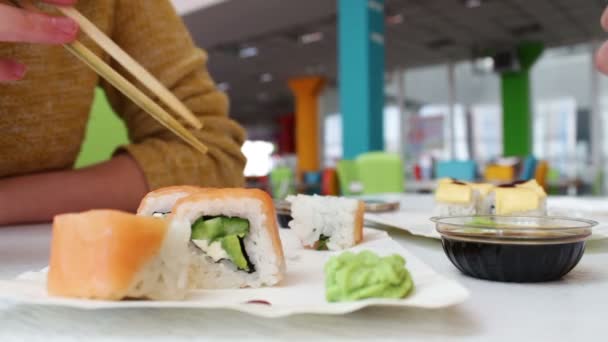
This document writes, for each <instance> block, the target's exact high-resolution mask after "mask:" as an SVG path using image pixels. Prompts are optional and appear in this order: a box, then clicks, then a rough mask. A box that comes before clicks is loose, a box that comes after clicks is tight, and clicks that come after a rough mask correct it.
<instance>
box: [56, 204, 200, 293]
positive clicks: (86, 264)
mask: <svg viewBox="0 0 608 342" xmlns="http://www.w3.org/2000/svg"><path fill="white" fill-rule="evenodd" d="M189 237H190V230H189V229H188V227H186V226H183V225H174V224H172V223H171V222H170V221H169V220H164V219H159V218H153V217H142V216H136V215H133V214H129V213H124V212H120V211H116V210H92V211H87V212H83V213H78V214H63V215H58V216H56V217H55V219H54V221H53V239H52V242H51V256H50V262H49V273H48V277H47V291H48V293H49V294H50V295H52V296H59V297H74V298H86V299H101V300H120V299H125V298H140V299H154V300H174V299H183V298H184V297H185V295H186V293H187V290H188V287H189V282H188V273H189V269H190V253H189V250H188V239H189Z"/></svg>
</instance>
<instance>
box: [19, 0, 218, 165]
mask: <svg viewBox="0 0 608 342" xmlns="http://www.w3.org/2000/svg"><path fill="white" fill-rule="evenodd" d="M11 2H13V3H15V4H16V5H18V6H19V7H23V5H24V3H25V2H26V1H16V0H11ZM57 8H58V9H59V11H61V12H62V13H64V14H65V15H67V16H69V17H70V18H72V19H73V20H74V21H76V22H77V23H78V24H79V25H80V28H81V30H82V31H83V32H84V33H86V34H87V35H89V37H90V38H91V39H92V40H93V41H95V42H96V43H97V44H98V45H99V46H100V47H101V48H102V49H103V50H104V51H106V52H107V53H108V54H109V55H110V56H112V57H113V58H114V59H115V60H116V61H117V62H119V63H120V64H121V65H122V66H123V67H124V68H125V69H126V70H128V71H129V72H130V73H131V74H132V75H133V76H134V77H135V78H136V79H138V80H139V81H140V82H141V83H142V84H144V86H146V87H147V88H148V89H149V90H150V91H151V92H152V93H153V94H155V95H157V96H158V98H159V99H160V100H161V101H163V102H164V103H165V104H166V105H167V106H168V107H169V108H171V109H172V110H173V111H175V112H176V113H177V114H179V115H180V116H182V117H183V118H184V119H185V120H186V121H187V122H188V123H190V124H191V125H192V126H193V127H195V128H197V129H200V128H201V127H202V124H201V122H200V121H199V120H198V119H197V118H196V116H194V114H192V113H191V112H190V111H189V110H188V108H187V107H186V106H185V105H184V104H183V103H181V101H179V99H177V97H175V95H173V94H172V93H171V92H170V91H169V90H168V89H166V88H165V87H164V86H163V85H162V83H160V82H159V81H158V80H156V78H154V76H152V75H151V74H150V73H149V72H147V71H146V70H145V69H144V68H143V67H142V66H141V65H139V64H138V63H137V62H136V61H135V60H133V59H132V58H131V57H130V56H129V55H128V54H127V53H126V52H124V51H123V50H122V49H121V48H120V47H119V46H118V45H116V44H115V43H114V42H113V41H112V40H111V39H110V38H108V37H107V36H106V35H105V34H104V33H103V32H101V30H99V29H98V28H97V27H95V25H94V24H93V23H91V22H90V21H89V20H88V19H86V18H85V17H84V16H83V15H81V14H80V13H79V12H78V11H77V10H76V9H75V8H71V7H59V6H58V7H57ZM64 47H65V48H66V49H67V50H68V51H70V52H71V53H72V54H74V55H75V56H76V57H78V58H79V59H80V60H81V61H83V62H84V63H85V64H87V65H88V66H89V67H90V68H91V69H93V70H94V71H95V72H96V73H97V74H98V75H99V76H101V77H103V78H104V79H105V80H106V81H108V82H109V83H110V84H111V85H112V86H114V87H115V88H116V89H118V90H119V91H120V92H121V93H123V94H124V95H125V96H127V97H128V98H129V99H130V100H131V101H133V102H134V103H135V104H136V105H138V106H139V107H140V108H142V109H143V110H144V111H146V112H147V113H148V114H150V115H151V116H152V117H153V118H155V119H156V120H157V121H158V122H160V123H161V124H162V125H163V126H165V127H166V128H168V129H169V130H170V131H172V132H173V133H175V134H176V135H177V136H179V137H180V138H182V139H183V140H184V141H186V142H187V143H188V144H190V145H191V146H192V147H194V148H195V149H197V150H198V151H200V152H201V153H206V152H207V147H206V146H205V145H204V144H203V143H202V142H200V141H199V140H198V139H197V138H196V137H195V136H194V135H193V134H192V133H191V132H190V131H189V130H188V129H186V128H185V127H184V126H182V125H181V124H180V123H179V121H177V120H176V119H175V118H174V117H173V116H171V115H170V114H169V113H167V112H166V111H165V110H164V109H163V108H162V107H161V106H159V105H158V104H157V103H156V102H154V101H152V100H151V99H150V98H148V97H147V96H146V95H145V94H144V93H143V92H142V91H141V90H139V89H137V88H136V87H135V86H134V85H132V84H131V83H130V82H129V81H128V80H127V79H126V78H124V77H123V76H122V75H120V74H119V73H117V72H116V71H115V70H114V69H112V68H111V67H110V66H109V65H108V64H107V63H105V62H104V61H103V60H102V59H101V58H99V57H98V56H97V55H95V54H94V53H93V52H92V51H91V50H89V49H88V48H87V47H86V46H84V45H83V44H82V43H80V42H78V41H75V42H73V43H70V44H66V45H64Z"/></svg>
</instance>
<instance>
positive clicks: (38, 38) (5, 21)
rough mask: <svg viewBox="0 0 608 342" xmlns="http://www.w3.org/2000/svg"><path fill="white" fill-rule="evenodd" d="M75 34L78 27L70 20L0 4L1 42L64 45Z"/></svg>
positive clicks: (72, 38) (73, 37) (71, 39)
mask: <svg viewBox="0 0 608 342" xmlns="http://www.w3.org/2000/svg"><path fill="white" fill-rule="evenodd" d="M53 1H59V0H53ZM62 1H64V2H65V1H67V0H62ZM77 34H78V25H77V24H76V23H75V22H74V21H73V20H72V19H70V18H66V17H52V16H48V15H45V14H41V13H33V12H29V11H25V10H21V9H18V8H15V7H12V6H6V5H2V4H0V41H2V42H28V43H48V44H65V43H69V42H71V41H73V40H74V39H76V36H77Z"/></svg>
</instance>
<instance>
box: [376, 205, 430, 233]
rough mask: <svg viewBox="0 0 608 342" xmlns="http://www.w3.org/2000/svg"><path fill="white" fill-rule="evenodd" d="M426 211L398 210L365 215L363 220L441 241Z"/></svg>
mask: <svg viewBox="0 0 608 342" xmlns="http://www.w3.org/2000/svg"><path fill="white" fill-rule="evenodd" d="M430 218H431V216H429V214H428V211H406V210H399V211H393V212H390V213H378V214H372V213H366V214H365V220H366V221H369V222H373V223H377V224H382V225H385V226H389V227H393V228H398V229H401V230H406V231H408V232H410V233H411V234H413V235H418V236H424V237H428V238H433V239H441V235H439V233H438V232H437V230H435V224H434V223H433V222H431V220H430Z"/></svg>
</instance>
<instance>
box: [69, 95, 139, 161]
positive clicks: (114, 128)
mask: <svg viewBox="0 0 608 342" xmlns="http://www.w3.org/2000/svg"><path fill="white" fill-rule="evenodd" d="M128 143H129V137H128V134H127V128H126V126H125V124H124V123H123V122H122V120H121V119H120V118H118V116H117V115H116V114H114V111H113V110H112V107H111V106H110V103H109V102H108V100H107V98H106V95H105V93H104V91H103V90H102V89H101V88H97V89H96V90H95V99H94V101H93V106H92V108H91V115H90V117H89V121H88V123H87V130H86V134H85V138H84V141H83V143H82V147H81V148H80V154H79V155H78V158H77V159H76V163H75V164H74V165H75V166H74V167H75V168H82V167H86V166H89V165H94V164H97V163H100V162H103V161H106V160H109V159H110V158H112V154H113V153H114V152H115V151H116V149H117V148H118V147H120V146H123V145H127V144H128Z"/></svg>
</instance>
